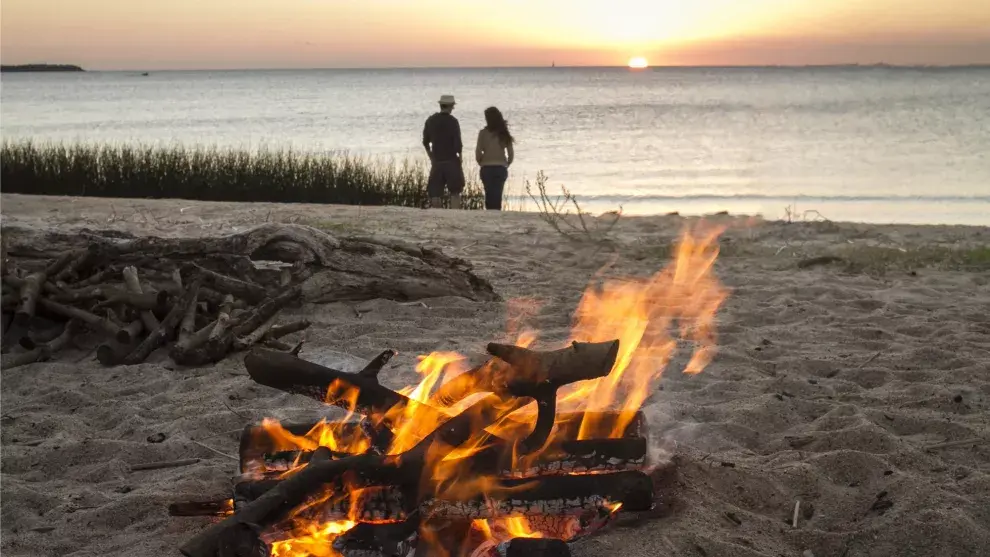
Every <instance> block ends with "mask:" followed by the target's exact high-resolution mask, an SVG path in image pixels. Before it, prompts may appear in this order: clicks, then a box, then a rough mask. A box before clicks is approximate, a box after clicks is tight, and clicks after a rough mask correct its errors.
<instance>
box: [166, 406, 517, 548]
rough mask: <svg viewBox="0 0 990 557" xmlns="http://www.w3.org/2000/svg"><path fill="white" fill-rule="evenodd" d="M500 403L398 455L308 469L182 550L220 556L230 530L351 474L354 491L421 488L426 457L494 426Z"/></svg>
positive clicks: (266, 518) (276, 513)
mask: <svg viewBox="0 0 990 557" xmlns="http://www.w3.org/2000/svg"><path fill="white" fill-rule="evenodd" d="M499 402H500V401H499V399H498V398H497V397H491V396H489V397H485V398H484V399H482V400H480V401H478V402H476V403H475V404H474V405H472V406H471V407H470V408H468V409H467V410H465V411H464V412H462V413H461V414H459V415H457V416H456V417H454V418H451V419H450V420H449V421H447V422H446V423H444V424H443V425H442V426H440V427H439V428H437V429H436V430H435V431H434V432H433V433H431V434H430V435H428V436H427V437H426V438H424V439H423V440H422V441H420V442H419V443H418V444H417V445H416V446H415V447H413V448H412V449H410V450H409V451H407V452H405V453H402V454H399V455H384V456H383V455H373V454H366V455H359V456H352V457H349V458H345V459H341V460H330V461H325V462H314V463H312V464H309V465H307V466H306V467H305V468H304V469H302V470H300V471H299V472H297V473H295V474H293V475H292V476H290V477H289V478H287V479H286V480H284V481H282V482H280V483H279V484H278V485H276V486H275V487H274V488H272V489H271V490H269V491H268V492H266V493H265V494H264V495H262V496H261V497H259V498H258V499H255V500H254V501H252V502H251V503H249V504H248V505H246V506H245V507H244V508H243V509H241V510H239V511H237V512H236V513H235V514H234V515H233V516H230V517H228V518H226V519H224V520H223V521H221V522H219V523H217V524H214V525H212V526H210V527H208V528H206V529H204V530H203V531H201V532H200V533H199V534H197V535H196V536H195V537H193V538H192V539H191V540H189V541H188V542H187V543H186V544H184V545H183V546H182V547H181V548H180V551H182V553H183V555H186V557H213V556H215V555H216V554H217V550H218V547H219V543H220V539H221V538H222V537H223V536H224V535H225V533H226V532H228V531H230V529H232V528H235V527H236V526H237V525H238V524H242V523H243V524H257V525H262V526H268V525H273V524H275V523H277V522H278V521H280V520H282V519H283V518H284V517H285V516H286V514H287V513H288V512H289V511H291V510H292V509H293V508H294V507H297V506H299V505H300V504H303V503H305V502H306V500H307V499H308V498H310V497H312V496H313V495H315V494H318V493H321V492H322V491H323V489H325V487H327V486H334V485H339V482H341V477H342V475H343V474H345V473H347V474H348V480H349V481H348V485H349V486H351V487H352V488H361V487H366V486H369V485H382V484H395V483H396V479H397V478H400V479H408V481H415V482H418V481H419V478H420V477H421V475H422V467H423V465H424V459H425V455H426V454H427V453H428V451H429V450H430V448H431V447H433V446H434V444H440V445H442V446H453V447H456V446H458V445H460V444H461V443H464V442H465V441H466V440H467V439H468V437H469V436H470V434H471V432H472V431H473V430H474V427H475V426H476V425H477V424H480V423H488V424H491V423H493V422H494V421H495V419H497V418H498V416H499V415H500V414H501V412H499V411H498V410H497V409H498V408H499Z"/></svg>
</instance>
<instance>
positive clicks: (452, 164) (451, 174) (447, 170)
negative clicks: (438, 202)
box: [426, 161, 464, 197]
mask: <svg viewBox="0 0 990 557" xmlns="http://www.w3.org/2000/svg"><path fill="white" fill-rule="evenodd" d="M444 186H446V188H447V191H449V192H450V195H460V194H461V192H462V191H464V168H462V167H461V162H460V161H442V162H435V163H433V166H431V167H430V177H429V179H428V180H427V182H426V193H427V195H429V196H430V197H441V196H442V195H443V190H444Z"/></svg>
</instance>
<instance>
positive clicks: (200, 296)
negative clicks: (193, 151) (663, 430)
mask: <svg viewBox="0 0 990 557" xmlns="http://www.w3.org/2000/svg"><path fill="white" fill-rule="evenodd" d="M3 245H4V253H3V256H2V263H3V268H2V284H3V299H2V311H3V322H2V325H3V353H4V356H3V362H2V367H3V368H4V369H9V368H12V367H17V366H20V365H25V364H29V363H32V362H37V361H44V360H47V359H49V358H51V357H52V355H53V354H55V353H56V352H58V351H59V350H62V349H64V348H66V347H67V346H69V345H70V343H71V342H72V341H73V340H74V339H75V337H76V336H77V334H78V333H80V332H82V331H84V330H88V331H90V332H95V333H98V334H99V336H102V337H104V338H103V340H102V341H101V343H100V344H99V346H98V347H97V349H96V354H97V357H98V359H99V361H100V362H102V363H103V364H105V365H117V364H137V363H141V362H143V361H145V360H146V359H147V358H148V356H149V355H150V354H151V353H153V352H154V351H155V350H157V349H159V348H161V347H165V346H167V347H168V353H169V356H170V357H171V359H172V360H174V361H175V362H176V363H178V364H181V365H203V364H209V363H214V362H217V361H219V360H221V359H223V358H224V357H225V356H227V355H228V354H230V353H231V352H234V351H238V350H243V349H245V348H247V347H249V346H252V345H255V344H263V345H265V346H266V347H268V348H273V349H276V350H281V351H286V352H297V351H298V345H296V346H295V347H293V346H291V345H288V344H285V343H283V342H282V341H280V340H279V338H280V337H283V336H285V335H288V334H291V333H295V332H299V331H302V330H303V329H306V328H307V327H309V322H307V321H305V320H295V321H289V322H284V323H281V324H280V323H279V319H280V317H279V315H280V311H281V310H282V309H284V308H285V307H287V306H290V305H294V304H299V303H300V302H304V301H307V302H335V301H359V300H367V299H373V298H389V299H394V300H401V301H407V300H416V299H420V298H425V297H436V296H462V297H467V298H470V299H475V300H496V299H497V298H498V297H497V296H496V294H495V293H494V291H493V290H492V288H491V285H490V284H489V283H487V282H486V281H484V280H482V279H480V278H478V277H476V276H475V275H474V274H473V273H472V272H471V268H470V265H469V264H468V263H466V262H464V261H463V260H460V259H454V258H450V257H447V256H445V255H443V254H441V253H439V252H437V251H433V250H428V249H424V248H419V247H415V246H409V245H404V244H396V243H382V242H377V241H373V240H368V239H361V238H352V239H337V238H335V237H332V236H330V235H328V234H326V233H324V232H322V231H320V230H317V229H315V228H311V227H307V226H301V225H276V224H267V225H262V226H259V227H257V228H254V229H252V230H248V231H245V232H242V233H237V234H232V235H229V236H223V237H203V238H158V237H143V238H138V237H133V236H128V235H124V234H121V233H116V232H91V231H80V232H78V233H73V234H64V233H47V234H46V233H38V232H34V231H30V230H26V229H15V228H5V229H4V231H3Z"/></svg>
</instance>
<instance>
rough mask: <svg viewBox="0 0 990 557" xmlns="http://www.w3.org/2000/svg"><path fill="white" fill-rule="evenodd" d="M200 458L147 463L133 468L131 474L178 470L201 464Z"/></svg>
mask: <svg viewBox="0 0 990 557" xmlns="http://www.w3.org/2000/svg"><path fill="white" fill-rule="evenodd" d="M199 460H200V459H198V458H185V459H182V460H166V461H163V462H147V463H145V464H135V465H134V466H131V472H138V471H140V470H161V469H162V468H178V467H180V466H189V465H192V464H196V463H197V462H199Z"/></svg>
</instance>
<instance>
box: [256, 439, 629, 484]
mask: <svg viewBox="0 0 990 557" xmlns="http://www.w3.org/2000/svg"><path fill="white" fill-rule="evenodd" d="M342 437H344V438H348V437H347V436H346V435H342ZM501 449H502V448H501V447H496V448H495V449H494V450H485V451H483V452H482V453H481V454H480V455H479V456H478V457H477V458H475V459H473V460H475V461H479V462H485V463H486V465H487V464H490V463H492V462H497V463H498V469H499V470H500V472H499V475H501V476H506V477H531V476H550V475H560V474H590V473H602V472H617V471H621V470H640V469H642V468H643V467H644V466H645V465H646V461H647V450H646V439H643V438H618V439H587V440H581V441H577V440H573V441H563V442H561V443H560V445H559V446H553V447H550V448H548V449H547V450H546V451H542V452H540V453H538V454H536V455H534V457H533V458H521V459H518V463H514V462H512V460H513V459H512V456H513V455H512V453H511V452H506V451H503V450H501ZM252 452H253V451H252ZM314 452H315V451H276V452H269V453H264V454H263V455H261V456H260V457H257V456H256V457H255V458H253V459H252V460H249V461H247V460H245V459H244V456H243V455H242V460H241V470H242V472H249V471H252V470H253V469H254V468H255V467H258V468H261V469H262V470H263V471H264V472H267V473H272V472H274V473H276V474H282V473H284V472H286V471H289V470H292V469H294V468H296V467H298V466H301V465H305V464H307V463H309V462H310V460H311V459H312V458H313V454H314ZM332 456H333V457H334V458H344V457H347V456H351V455H348V454H347V453H334V454H333V455H332ZM465 466H467V465H465Z"/></svg>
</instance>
